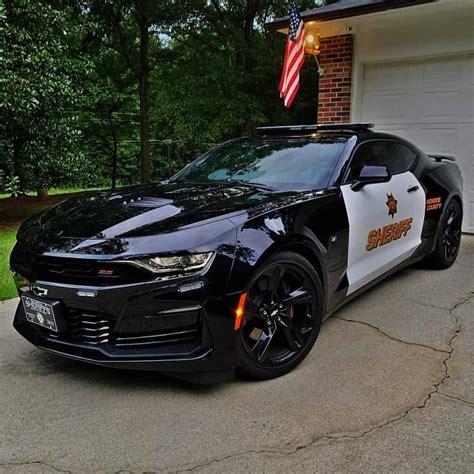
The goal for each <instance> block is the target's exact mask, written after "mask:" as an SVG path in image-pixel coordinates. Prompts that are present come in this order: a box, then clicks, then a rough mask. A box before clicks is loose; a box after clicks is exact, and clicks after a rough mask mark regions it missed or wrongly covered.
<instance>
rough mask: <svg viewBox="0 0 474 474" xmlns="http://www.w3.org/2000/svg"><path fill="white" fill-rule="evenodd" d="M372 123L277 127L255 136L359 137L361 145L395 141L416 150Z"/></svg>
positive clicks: (264, 128) (291, 137)
mask: <svg viewBox="0 0 474 474" xmlns="http://www.w3.org/2000/svg"><path fill="white" fill-rule="evenodd" d="M373 127H374V125H373V124H371V123H331V124H314V125H285V126H275V127H258V128H257V129H256V130H255V135H256V137H257V138H260V139H280V140H284V139H295V138H305V139H308V138H314V139H318V138H323V137H324V138H329V137H334V138H345V139H349V138H351V137H354V136H355V137H357V139H358V140H357V141H358V142H359V143H360V142H362V141H367V140H395V141H398V142H401V143H405V144H407V145H409V146H411V147H413V148H414V145H413V144H412V143H410V142H408V141H407V140H405V139H403V138H401V137H398V136H396V135H391V134H389V133H383V132H377V131H374V130H373Z"/></svg>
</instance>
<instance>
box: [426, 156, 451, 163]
mask: <svg viewBox="0 0 474 474" xmlns="http://www.w3.org/2000/svg"><path fill="white" fill-rule="evenodd" d="M428 156H429V157H430V158H433V160H435V161H436V162H438V163H441V161H456V158H454V156H453V155H431V154H429V155H428Z"/></svg>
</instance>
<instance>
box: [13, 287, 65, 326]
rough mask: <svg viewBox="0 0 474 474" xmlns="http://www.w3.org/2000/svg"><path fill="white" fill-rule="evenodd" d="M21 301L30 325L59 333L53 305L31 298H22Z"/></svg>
mask: <svg viewBox="0 0 474 474" xmlns="http://www.w3.org/2000/svg"><path fill="white" fill-rule="evenodd" d="M21 299H22V301H23V308H24V309H25V316H26V319H27V320H28V321H29V322H30V323H33V324H37V325H38V326H42V327H44V328H46V329H49V330H50V331H54V332H59V330H58V324H57V322H56V317H55V314H54V305H53V304H50V303H45V302H44V301H40V300H38V299H36V298H31V297H29V296H22V297H21Z"/></svg>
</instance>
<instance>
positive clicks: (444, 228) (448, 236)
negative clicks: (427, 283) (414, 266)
mask: <svg viewBox="0 0 474 474" xmlns="http://www.w3.org/2000/svg"><path fill="white" fill-rule="evenodd" d="M461 228H462V209H461V206H460V205H459V203H458V201H457V200H455V199H451V200H450V201H449V202H448V205H447V206H446V210H445V212H444V214H443V217H442V218H441V222H440V226H439V230H438V234H437V236H436V245H435V248H434V251H433V252H432V253H431V254H430V255H429V256H428V257H427V259H426V262H427V263H428V264H429V266H430V267H431V268H436V269H440V270H443V269H445V268H449V267H450V266H451V265H452V264H453V263H454V262H455V261H456V258H457V256H458V253H459V248H460V246H461Z"/></svg>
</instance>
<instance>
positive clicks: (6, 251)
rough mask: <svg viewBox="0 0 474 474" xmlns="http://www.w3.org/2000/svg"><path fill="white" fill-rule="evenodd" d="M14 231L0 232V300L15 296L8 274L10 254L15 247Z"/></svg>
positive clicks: (11, 280)
mask: <svg viewBox="0 0 474 474" xmlns="http://www.w3.org/2000/svg"><path fill="white" fill-rule="evenodd" d="M15 240H16V230H10V231H2V232H0V300H6V299H8V298H14V297H15V296H17V292H16V289H15V285H14V283H13V279H12V276H11V274H10V266H9V259H10V252H11V250H12V248H13V246H14V245H15Z"/></svg>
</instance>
